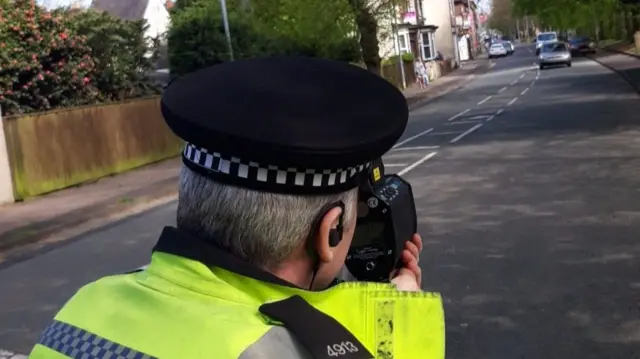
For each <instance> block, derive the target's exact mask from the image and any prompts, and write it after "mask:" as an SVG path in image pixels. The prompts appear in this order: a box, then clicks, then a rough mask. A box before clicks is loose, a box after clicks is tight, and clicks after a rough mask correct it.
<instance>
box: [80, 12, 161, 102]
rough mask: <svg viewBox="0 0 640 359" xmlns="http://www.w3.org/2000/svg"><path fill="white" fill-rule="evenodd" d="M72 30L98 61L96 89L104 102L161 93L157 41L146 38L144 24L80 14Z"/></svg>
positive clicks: (94, 13)
mask: <svg viewBox="0 0 640 359" xmlns="http://www.w3.org/2000/svg"><path fill="white" fill-rule="evenodd" d="M73 20H74V21H73V26H74V29H75V31H76V32H77V34H78V35H80V36H82V37H83V38H84V39H86V44H87V45H88V46H89V47H90V48H91V55H92V57H93V58H94V59H95V79H94V82H93V83H94V85H95V86H96V87H97V89H98V91H99V93H100V97H101V100H102V101H121V100H125V99H130V98H137V97H143V96H147V95H151V94H156V93H158V92H159V91H158V89H157V88H156V87H155V86H154V85H153V84H152V82H151V81H150V79H149V77H148V73H149V72H150V71H153V70H154V67H155V66H154V65H155V64H154V61H155V56H154V55H156V53H155V52H156V50H157V41H154V39H146V38H145V30H146V29H147V27H148V24H147V23H146V21H145V20H139V21H126V20H121V19H119V18H116V17H114V16H111V15H109V14H108V13H106V12H103V11H93V10H88V11H80V12H77V13H76V14H75V15H74V18H73Z"/></svg>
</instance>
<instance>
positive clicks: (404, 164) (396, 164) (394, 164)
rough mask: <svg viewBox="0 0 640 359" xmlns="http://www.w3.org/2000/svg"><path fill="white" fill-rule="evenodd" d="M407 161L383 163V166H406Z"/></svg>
mask: <svg viewBox="0 0 640 359" xmlns="http://www.w3.org/2000/svg"><path fill="white" fill-rule="evenodd" d="M408 165H409V164H408V163H385V164H384V166H385V167H407V166H408Z"/></svg>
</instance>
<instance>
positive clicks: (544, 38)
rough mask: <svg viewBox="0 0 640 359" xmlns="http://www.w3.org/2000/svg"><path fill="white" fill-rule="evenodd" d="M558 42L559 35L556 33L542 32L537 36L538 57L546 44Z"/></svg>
mask: <svg viewBox="0 0 640 359" xmlns="http://www.w3.org/2000/svg"><path fill="white" fill-rule="evenodd" d="M557 41H558V33H557V32H555V31H550V32H541V33H539V34H538V36H536V56H538V55H540V49H541V48H542V46H544V44H548V43H553V42H557Z"/></svg>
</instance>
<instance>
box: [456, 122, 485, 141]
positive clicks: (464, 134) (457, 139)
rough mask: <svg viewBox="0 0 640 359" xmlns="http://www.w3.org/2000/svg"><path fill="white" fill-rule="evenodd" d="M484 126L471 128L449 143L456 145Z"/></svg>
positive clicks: (479, 125)
mask: <svg viewBox="0 0 640 359" xmlns="http://www.w3.org/2000/svg"><path fill="white" fill-rule="evenodd" d="M482 125H483V124H482V123H479V124H477V125H475V126H473V127H471V128H470V129H468V130H466V131H465V132H463V133H461V134H460V136H458V137H456V138H454V139H453V140H451V141H449V143H456V142H458V141H460V140H461V139H463V138H464V136H466V135H468V134H470V133H471V132H473V131H475V130H477V129H479V128H480V127H482Z"/></svg>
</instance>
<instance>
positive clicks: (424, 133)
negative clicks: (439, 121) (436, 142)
mask: <svg viewBox="0 0 640 359" xmlns="http://www.w3.org/2000/svg"><path fill="white" fill-rule="evenodd" d="M431 131H433V128H430V129H428V130H425V131H422V132H420V133H419V134H417V135H413V136H411V137H409V138H406V139H404V140H403V141H400V142H398V143H396V144H395V146H393V147H391V149H394V148H396V147H400V146H402V145H404V144H405V143H407V142H409V141H413V140H415V139H416V138H418V137H421V136H424V135H426V134H427V133H429V132H431Z"/></svg>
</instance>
